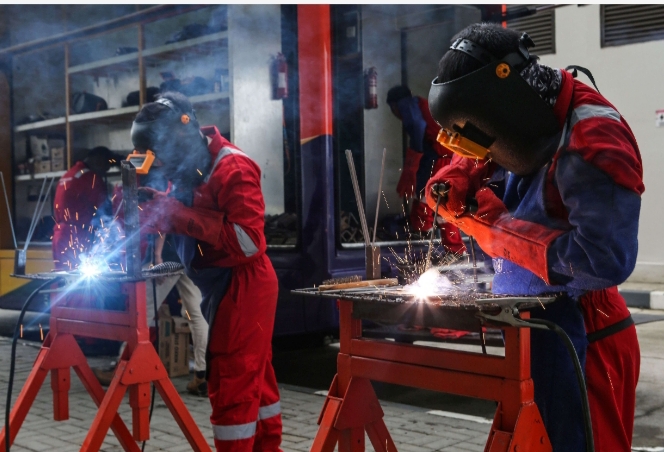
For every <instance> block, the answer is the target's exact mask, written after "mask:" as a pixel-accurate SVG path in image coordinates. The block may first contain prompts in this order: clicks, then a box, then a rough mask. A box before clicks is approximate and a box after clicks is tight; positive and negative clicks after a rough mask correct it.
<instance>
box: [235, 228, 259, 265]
mask: <svg viewBox="0 0 664 452" xmlns="http://www.w3.org/2000/svg"><path fill="white" fill-rule="evenodd" d="M233 229H235V235H236V236H237V241H238V243H239V244H240V248H242V252H243V253H244V255H245V256H246V257H251V256H253V255H254V254H256V253H257V252H258V248H257V247H256V244H255V243H254V241H253V240H251V237H249V235H248V234H247V233H246V232H244V229H242V228H241V227H240V226H239V225H237V224H234V225H233Z"/></svg>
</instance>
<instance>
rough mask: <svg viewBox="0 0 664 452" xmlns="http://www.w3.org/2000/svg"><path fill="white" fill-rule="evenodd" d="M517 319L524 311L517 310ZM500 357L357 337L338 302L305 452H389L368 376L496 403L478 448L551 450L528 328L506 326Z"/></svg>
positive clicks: (354, 321)
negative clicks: (324, 388)
mask: <svg viewBox="0 0 664 452" xmlns="http://www.w3.org/2000/svg"><path fill="white" fill-rule="evenodd" d="M522 315H523V317H524V318H527V317H528V313H522ZM504 333H505V356H504V357H500V356H492V355H484V354H481V353H472V352H462V351H458V350H450V349H441V348H434V347H424V346H416V345H405V344H397V343H394V342H390V341H384V340H375V339H367V338H363V337H362V320H361V319H359V318H354V317H353V302H352V301H347V300H339V339H340V344H339V356H338V358H337V372H338V373H337V375H336V376H335V377H334V380H333V381H332V385H331V387H330V391H329V393H328V396H327V398H326V400H325V404H324V405H323V410H322V412H321V415H320V417H319V420H318V424H319V426H320V427H319V429H318V433H317V434H316V438H315V439H314V443H313V445H312V447H311V449H310V450H311V451H313V452H332V451H333V450H334V448H335V446H336V444H339V451H340V452H359V451H363V450H364V446H365V444H364V442H365V441H364V432H365V431H366V432H367V434H368V436H369V439H370V440H371V444H372V445H373V447H374V449H375V450H376V451H379V452H393V451H396V450H397V448H396V446H395V444H394V442H393V441H392V438H391V437H390V434H389V432H388V430H387V427H386V425H385V422H384V421H383V411H382V409H381V408H380V404H379V402H378V399H377V398H376V394H375V392H374V391H373V388H372V387H371V383H370V381H371V380H375V381H382V382H385V383H392V384H400V385H404V386H410V387H415V388H421V389H428V390H432V391H440V392H446V393H451V394H459V395H464V396H469V397H475V398H479V399H485V400H494V401H496V402H498V408H497V410H496V414H495V416H494V420H493V425H492V428H491V431H490V434H489V438H488V439H487V443H486V446H485V449H484V450H485V452H508V451H509V452H513V451H517V452H518V451H528V452H552V448H551V443H550V441H549V438H548V435H547V433H546V429H545V428H544V422H543V421H542V418H541V416H540V413H539V410H538V409H537V405H536V404H535V402H534V387H533V381H532V379H531V377H530V331H529V330H527V329H517V328H509V327H508V328H506V329H505V330H504Z"/></svg>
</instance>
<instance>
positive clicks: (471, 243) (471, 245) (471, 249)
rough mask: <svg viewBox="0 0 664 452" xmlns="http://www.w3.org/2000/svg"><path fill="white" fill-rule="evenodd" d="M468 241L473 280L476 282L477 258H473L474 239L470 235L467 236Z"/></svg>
mask: <svg viewBox="0 0 664 452" xmlns="http://www.w3.org/2000/svg"><path fill="white" fill-rule="evenodd" d="M468 240H469V241H470V255H471V256H472V258H473V281H474V282H477V260H476V259H475V239H474V238H473V236H472V235H469V236H468Z"/></svg>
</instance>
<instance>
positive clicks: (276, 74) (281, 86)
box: [271, 52, 288, 99]
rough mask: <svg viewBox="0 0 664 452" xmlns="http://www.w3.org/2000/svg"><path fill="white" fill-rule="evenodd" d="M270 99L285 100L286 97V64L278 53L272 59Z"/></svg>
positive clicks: (284, 58) (284, 59) (283, 57)
mask: <svg viewBox="0 0 664 452" xmlns="http://www.w3.org/2000/svg"><path fill="white" fill-rule="evenodd" d="M271 72H272V98H273V99H285V98H287V97H288V63H287V62H286V57H285V56H284V55H283V54H282V53H281V52H280V53H277V56H276V57H274V58H273V59H272V71H271Z"/></svg>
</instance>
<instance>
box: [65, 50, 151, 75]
mask: <svg viewBox="0 0 664 452" xmlns="http://www.w3.org/2000/svg"><path fill="white" fill-rule="evenodd" d="M136 70H138V52H134V53H128V54H126V55H118V56H114V57H111V58H107V59H105V60H99V61H93V62H92V63H85V64H79V65H76V66H71V67H70V68H69V71H68V72H69V75H92V76H95V77H103V76H108V75H112V74H114V73H118V72H130V71H136Z"/></svg>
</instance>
